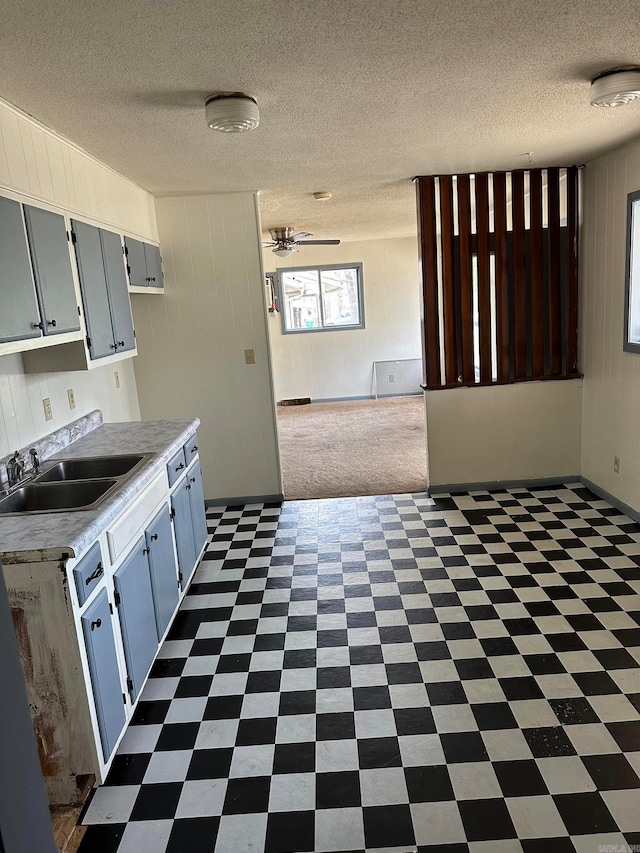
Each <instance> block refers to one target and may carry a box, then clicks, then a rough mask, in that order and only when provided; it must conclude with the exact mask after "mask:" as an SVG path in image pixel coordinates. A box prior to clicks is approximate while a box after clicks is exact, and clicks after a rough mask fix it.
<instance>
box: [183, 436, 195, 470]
mask: <svg viewBox="0 0 640 853" xmlns="http://www.w3.org/2000/svg"><path fill="white" fill-rule="evenodd" d="M197 452H198V436H197V435H196V434H195V433H194V434H193V435H192V436H191V438H189V439H187V443H186V444H185V446H184V455H185V458H186V461H187V467H189V465H191V463H192V462H193V460H194V458H195V456H196V454H197Z"/></svg>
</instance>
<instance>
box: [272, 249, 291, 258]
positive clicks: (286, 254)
mask: <svg viewBox="0 0 640 853" xmlns="http://www.w3.org/2000/svg"><path fill="white" fill-rule="evenodd" d="M292 252H293V249H284V248H282V249H274V250H273V254H274V255H277V256H278V257H279V258H288V257H289V255H290V254H291V253H292Z"/></svg>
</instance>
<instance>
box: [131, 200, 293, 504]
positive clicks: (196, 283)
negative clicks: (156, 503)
mask: <svg viewBox="0 0 640 853" xmlns="http://www.w3.org/2000/svg"><path fill="white" fill-rule="evenodd" d="M156 210H157V217H158V231H159V234H160V243H161V246H162V259H163V266H164V274H165V292H166V295H165V296H164V297H162V296H158V297H155V298H154V297H152V296H136V295H134V296H133V298H132V303H133V313H134V321H135V326H136V332H137V339H138V351H139V355H138V357H137V358H136V359H135V370H136V378H137V384H138V392H139V397H140V408H141V412H142V417H143V418H145V419H147V418H171V417H190V416H194V417H199V418H200V420H201V422H202V425H201V427H200V430H199V445H200V459H201V462H202V469H203V474H204V489H205V497H206V498H207V499H220V498H228V497H231V498H233V497H247V496H262V495H275V494H280V493H281V492H282V487H281V482H280V471H279V463H278V450H277V441H276V427H275V409H274V404H273V390H272V386H271V371H270V366H269V361H268V359H269V348H268V342H267V326H266V316H265V314H266V311H265V301H264V284H263V281H264V276H263V270H262V258H261V250H260V229H259V220H258V211H257V204H256V198H255V195H254V194H253V193H235V194H228V195H204V196H187V197H180V198H158V199H156ZM245 349H253V350H254V351H255V360H256V363H255V364H246V363H245V356H244V351H245Z"/></svg>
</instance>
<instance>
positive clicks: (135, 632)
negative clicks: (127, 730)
mask: <svg viewBox="0 0 640 853" xmlns="http://www.w3.org/2000/svg"><path fill="white" fill-rule="evenodd" d="M113 579H114V584H115V588H116V593H117V597H116V604H117V606H118V615H119V617H120V627H121V629H122V641H123V643H124V655H125V658H126V661H127V672H128V673H129V682H128V684H127V686H128V688H129V692H130V694H131V701H132V702H135V700H136V699H137V698H138V694H139V693H140V689H141V687H142V685H143V684H144V680H145V678H146V677H147V673H148V672H149V670H150V669H151V664H152V663H153V658H154V657H155V654H156V651H157V649H158V634H157V630H156V616H155V612H154V610H153V593H152V591H151V576H150V574H149V561H148V559H147V548H146V544H145V541H144V539H142V538H141V539H139V540H138V542H136V544H135V545H134V547H133V551H132V552H131V554H129V556H128V557H127V559H126V560H125V561H124V563H123V564H122V565H121V566H120V568H119V569H118V571H117V572H116V573H115V574H114V578H113Z"/></svg>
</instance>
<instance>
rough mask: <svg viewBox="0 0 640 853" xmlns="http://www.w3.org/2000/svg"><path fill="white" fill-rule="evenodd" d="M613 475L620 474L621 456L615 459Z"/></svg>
mask: <svg viewBox="0 0 640 853" xmlns="http://www.w3.org/2000/svg"><path fill="white" fill-rule="evenodd" d="M613 473H614V474H619V473H620V457H619V456H614V457H613Z"/></svg>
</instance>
